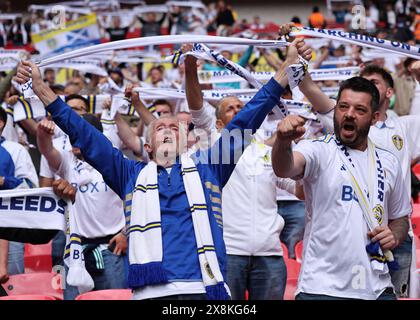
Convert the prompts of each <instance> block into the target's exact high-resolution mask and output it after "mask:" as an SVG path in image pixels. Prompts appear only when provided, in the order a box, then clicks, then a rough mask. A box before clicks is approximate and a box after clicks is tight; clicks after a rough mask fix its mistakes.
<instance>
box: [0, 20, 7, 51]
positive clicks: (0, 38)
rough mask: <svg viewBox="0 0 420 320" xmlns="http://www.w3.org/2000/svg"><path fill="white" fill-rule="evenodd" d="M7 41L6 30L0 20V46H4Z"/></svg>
mask: <svg viewBox="0 0 420 320" xmlns="http://www.w3.org/2000/svg"><path fill="white" fill-rule="evenodd" d="M6 43H7V32H6V28H5V26H4V24H3V22H2V21H0V47H4V46H5V45H6Z"/></svg>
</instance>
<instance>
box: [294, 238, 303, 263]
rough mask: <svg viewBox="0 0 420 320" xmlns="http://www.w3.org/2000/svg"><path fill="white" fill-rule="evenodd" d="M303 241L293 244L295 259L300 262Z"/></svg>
mask: <svg viewBox="0 0 420 320" xmlns="http://www.w3.org/2000/svg"><path fill="white" fill-rule="evenodd" d="M302 252H303V241H299V242H298V243H296V246H295V253H296V260H297V262H299V263H302Z"/></svg>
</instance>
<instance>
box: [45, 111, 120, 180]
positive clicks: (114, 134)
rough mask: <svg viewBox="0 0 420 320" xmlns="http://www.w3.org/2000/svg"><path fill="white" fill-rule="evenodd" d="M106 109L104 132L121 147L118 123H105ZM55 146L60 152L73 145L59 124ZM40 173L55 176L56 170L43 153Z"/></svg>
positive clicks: (56, 129)
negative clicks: (52, 168)
mask: <svg viewBox="0 0 420 320" xmlns="http://www.w3.org/2000/svg"><path fill="white" fill-rule="evenodd" d="M105 111H106V110H104V112H103V113H102V116H101V122H102V127H103V134H104V136H105V137H107V138H108V139H109V141H111V143H112V145H113V146H114V147H115V148H117V149H121V148H122V146H123V142H122V141H121V139H120V137H119V136H118V128H117V125H116V124H115V123H114V124H109V123H104V122H103V121H102V120H103V119H104V116H103V115H104V114H105ZM52 142H53V146H54V148H55V149H57V150H58V151H59V152H60V153H62V152H63V151H71V149H72V146H71V143H70V138H69V136H68V135H67V134H65V133H64V131H63V130H61V129H60V128H59V127H58V126H55V128H54V139H53V141H52ZM39 175H40V176H41V177H44V178H51V179H52V178H54V176H55V174H54V170H51V168H50V166H49V165H48V161H47V159H46V158H45V157H44V155H41V163H40V171H39Z"/></svg>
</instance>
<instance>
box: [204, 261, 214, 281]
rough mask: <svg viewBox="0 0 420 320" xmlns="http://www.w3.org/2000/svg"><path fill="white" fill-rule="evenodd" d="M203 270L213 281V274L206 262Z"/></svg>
mask: <svg viewBox="0 0 420 320" xmlns="http://www.w3.org/2000/svg"><path fill="white" fill-rule="evenodd" d="M204 269H205V270H206V272H207V274H208V276H209V277H210V279H214V275H213V272H212V271H211V268H210V265H209V264H208V263H207V262H206V263H205V264H204Z"/></svg>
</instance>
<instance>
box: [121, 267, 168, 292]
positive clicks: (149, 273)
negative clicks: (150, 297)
mask: <svg viewBox="0 0 420 320" xmlns="http://www.w3.org/2000/svg"><path fill="white" fill-rule="evenodd" d="M167 282H168V278H167V275H166V271H165V270H164V269H163V265H162V263H161V262H150V263H145V264H132V265H130V267H129V270H128V286H129V287H130V288H132V289H136V288H142V287H145V286H148V285H154V284H162V283H167Z"/></svg>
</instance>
